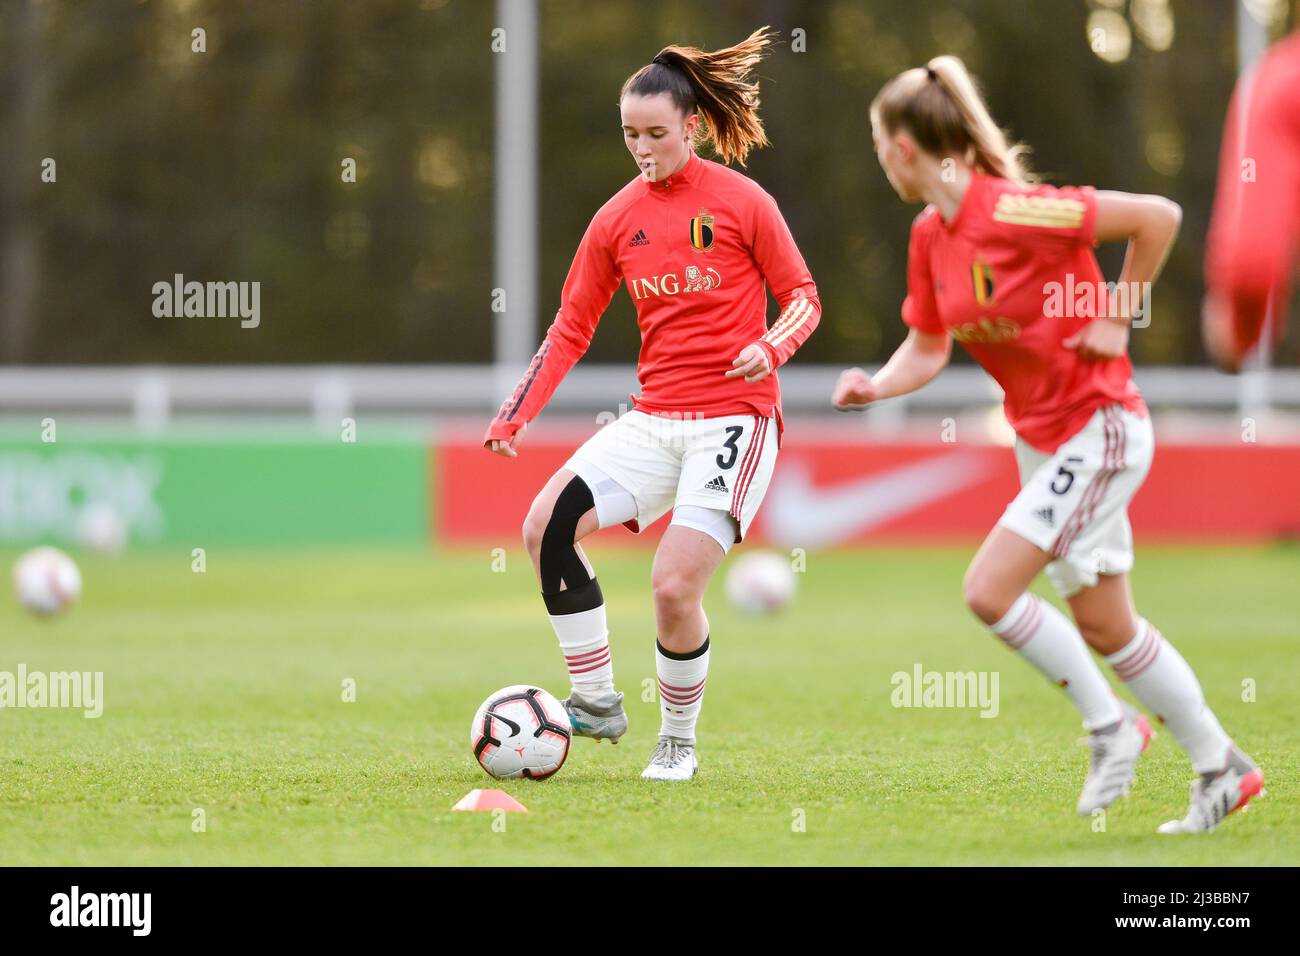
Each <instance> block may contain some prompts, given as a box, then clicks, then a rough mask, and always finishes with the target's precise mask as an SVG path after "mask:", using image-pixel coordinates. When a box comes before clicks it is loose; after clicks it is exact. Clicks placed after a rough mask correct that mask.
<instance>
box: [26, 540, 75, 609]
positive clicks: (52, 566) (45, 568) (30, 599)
mask: <svg viewBox="0 0 1300 956" xmlns="http://www.w3.org/2000/svg"><path fill="white" fill-rule="evenodd" d="M14 595H15V596H16V597H17V598H18V603H19V604H21V605H22V606H23V607H25V608H27V610H29V611H31V612H32V613H33V614H58V613H59V612H60V611H64V610H66V609H67V608H68V607H70V606H71V605H72V604H73V602H74V601H76V600H77V598H78V597H80V595H81V572H80V571H78V570H77V565H76V563H75V562H74V561H73V560H72V559H71V558H70V557H68V556H67V555H66V554H64V553H63V552H62V551H60V550H59V549H58V548H33V549H32V550H31V551H28V552H26V553H24V554H23V555H21V556H20V557H19V558H18V561H17V563H15V564H14Z"/></svg>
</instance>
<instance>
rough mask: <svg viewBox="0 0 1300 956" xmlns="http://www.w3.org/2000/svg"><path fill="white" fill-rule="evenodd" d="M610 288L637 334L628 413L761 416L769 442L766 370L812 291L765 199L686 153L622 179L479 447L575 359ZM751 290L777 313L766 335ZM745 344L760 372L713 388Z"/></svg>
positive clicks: (786, 354) (815, 310) (513, 428)
mask: <svg viewBox="0 0 1300 956" xmlns="http://www.w3.org/2000/svg"><path fill="white" fill-rule="evenodd" d="M620 282H625V283H626V284H627V290H628V294H629V295H630V296H631V297H632V302H633V304H634V305H635V306H636V315H637V325H638V326H640V329H641V354H640V355H639V357H638V359H637V379H638V381H639V382H640V385H641V394H640V395H639V396H635V407H636V408H638V409H640V410H642V411H645V412H648V413H651V414H654V413H661V414H662V413H669V414H682V415H696V416H702V417H714V416H720V415H731V414H751V413H756V414H760V415H764V416H767V415H772V414H775V415H776V416H777V423H778V440H779V436H780V432H781V427H782V422H781V390H780V384H779V382H778V380H777V376H776V371H775V370H776V368H777V367H778V366H780V365H782V364H783V363H784V362H786V361H787V360H788V359H789V358H790V356H791V355H793V354H794V351H795V350H796V349H797V348H798V347H799V346H800V345H802V344H803V342H804V340H805V339H807V338H808V336H809V334H810V333H811V332H812V330H813V329H814V328H816V327H817V323H818V321H819V320H820V318H821V304H820V302H819V301H818V299H817V287H816V286H815V285H814V284H813V280H812V276H810V275H809V274H808V267H807V266H806V265H805V264H804V260H803V256H801V255H800V254H799V249H798V247H797V246H796V245H795V242H794V238H793V237H792V236H791V235H790V230H789V228H788V227H787V226H786V224H785V220H784V219H782V217H781V212H780V210H779V209H777V206H776V202H775V201H774V200H773V199H772V197H771V196H769V195H768V194H767V193H766V192H764V191H763V189H762V188H761V187H760V186H759V185H758V184H757V183H755V182H754V181H753V180H751V179H748V178H747V177H745V176H743V175H741V174H740V173H738V172H735V171H734V170H731V169H728V168H727V167H726V166H723V165H720V164H719V163H714V162H710V161H709V160H706V159H701V158H700V157H699V156H696V155H695V154H694V153H692V154H691V156H690V158H689V159H688V160H687V163H686V165H685V166H683V167H682V168H681V169H680V170H679V171H678V172H676V173H674V174H673V175H671V176H669V177H668V178H667V179H664V180H662V181H660V182H655V183H650V182H646V181H645V180H644V179H642V178H640V177H638V178H637V179H634V180H633V181H632V182H630V183H628V184H627V185H626V186H624V187H623V189H621V190H620V191H619V192H618V194H617V195H615V196H614V197H613V198H612V199H611V200H609V202H607V203H605V205H604V206H602V207H601V208H600V211H599V212H597V213H596V215H595V217H594V218H593V219H592V220H591V224H590V225H589V226H588V227H587V232H586V234H585V235H584V236H583V237H582V243H581V245H579V247H578V253H577V255H576V256H575V257H574V260H573V265H572V266H571V267H570V268H569V276H568V278H567V279H566V280H565V282H564V291H563V292H562V294H561V297H560V309H559V312H557V313H556V316H555V321H554V322H552V323H551V327H550V329H549V330H548V331H547V333H546V339H545V340H544V341H543V342H542V345H541V348H539V349H538V350H537V354H536V355H534V356H533V360H532V362H531V363H530V364H529V366H528V370H527V372H525V373H524V377H523V378H522V379H520V381H519V384H518V385H517V386H515V390H514V392H513V393H512V394H511V396H510V397H509V398H508V399H506V401H505V402H504V403H503V404H502V405H501V409H500V411H498V412H497V416H496V418H495V419H493V421H492V424H491V425H490V426H488V430H487V434H486V435H485V436H484V443H485V444H486V443H487V442H489V441H492V440H493V439H509V438H511V437H512V436H513V435H514V434H515V433H516V432H517V431H519V429H520V428H522V427H523V426H524V425H525V424H526V423H527V422H530V421H532V420H533V419H534V418H535V417H536V416H537V415H538V413H539V412H540V411H541V410H542V408H543V407H544V406H545V405H546V402H547V401H548V400H549V399H550V397H551V395H552V393H554V391H555V389H556V387H557V386H558V385H559V384H560V381H561V380H562V379H563V378H564V376H565V375H566V374H568V371H569V369H571V368H572V367H573V365H574V363H576V362H577V361H578V359H579V358H581V357H582V355H583V354H584V353H585V352H586V351H587V347H588V346H589V345H590V344H591V336H592V333H594V332H595V330H596V323H597V322H599V321H600V316H601V313H603V312H604V311H605V309H606V308H607V307H608V306H609V303H610V300H611V299H612V298H613V297H614V292H615V291H616V290H617V289H618V286H619V284H620ZM765 282H766V284H767V285H768V286H770V287H771V289H772V293H773V294H774V295H775V296H776V299H777V302H778V303H779V304H780V306H781V312H780V315H779V317H778V318H777V320H776V321H775V322H774V323H773V324H772V327H771V328H768V326H767V292H766V290H765V288H764V283H765ZM754 342H761V343H762V347H763V348H764V350H765V351H766V352H767V354H768V360H769V362H770V364H771V366H772V369H773V372H772V374H771V375H769V376H768V377H767V378H765V379H763V380H762V381H760V382H755V383H752V384H751V383H748V382H746V381H745V380H744V378H743V377H739V376H738V377H736V378H727V377H726V375H725V373H726V372H728V371H729V370H731V368H732V362H733V360H734V359H735V358H736V356H737V355H738V354H739V353H740V351H741V350H742V349H743V348H745V346H747V345H750V344H753V343H754Z"/></svg>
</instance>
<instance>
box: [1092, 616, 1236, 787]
mask: <svg viewBox="0 0 1300 956" xmlns="http://www.w3.org/2000/svg"><path fill="white" fill-rule="evenodd" d="M1106 663H1107V664H1110V665H1111V666H1112V667H1114V668H1115V674H1116V676H1117V677H1119V679H1120V680H1122V681H1123V682H1124V683H1125V684H1128V686H1129V689H1130V690H1132V691H1133V696H1135V697H1136V698H1137V699H1138V700H1140V701H1142V703H1143V705H1145V706H1146V708H1147V709H1148V710H1149V711H1151V712H1152V713H1153V714H1155V715H1156V717H1157V718H1158V719H1159V720H1160V722H1161V723H1163V724H1164V725H1165V726H1166V727H1168V728H1169V732H1170V733H1172V734H1173V735H1174V739H1175V740H1177V741H1178V744H1179V746H1181V747H1182V748H1183V749H1184V750H1185V751H1187V756H1189V757H1191V758H1192V769H1193V770H1194V771H1196V772H1197V773H1209V772H1211V771H1214V770H1220V769H1222V768H1223V767H1224V765H1225V763H1226V761H1227V759H1228V750H1229V748H1230V747H1231V746H1232V739H1231V738H1230V737H1229V736H1228V735H1227V733H1225V732H1224V729H1223V727H1222V726H1221V725H1220V724H1219V720H1218V718H1217V717H1215V716H1214V711H1212V710H1210V708H1209V705H1208V704H1206V703H1205V694H1204V693H1203V692H1202V690H1201V683H1200V681H1198V680H1197V679H1196V675H1195V674H1194V673H1193V672H1192V668H1191V666H1190V665H1188V663H1187V661H1185V660H1184V659H1183V655H1182V654H1179V653H1178V651H1177V650H1176V649H1175V648H1174V646H1173V645H1172V644H1170V643H1169V642H1168V641H1166V640H1165V639H1164V637H1163V636H1162V635H1161V633H1160V632H1159V631H1158V630H1156V629H1155V628H1154V627H1152V626H1151V624H1150V622H1148V621H1147V620H1146V619H1139V620H1138V629H1137V633H1136V634H1135V635H1133V640H1131V641H1129V642H1128V644H1126V645H1125V646H1124V647H1123V648H1122V649H1120V650H1118V651H1116V652H1115V653H1114V654H1111V655H1109V656H1108V657H1107V658H1106Z"/></svg>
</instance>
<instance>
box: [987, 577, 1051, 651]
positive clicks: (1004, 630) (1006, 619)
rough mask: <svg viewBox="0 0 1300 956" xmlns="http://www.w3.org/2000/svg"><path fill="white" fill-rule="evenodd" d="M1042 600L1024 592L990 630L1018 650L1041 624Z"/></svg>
mask: <svg viewBox="0 0 1300 956" xmlns="http://www.w3.org/2000/svg"><path fill="white" fill-rule="evenodd" d="M1043 613H1044V610H1043V599H1042V598H1040V597H1039V596H1038V595H1036V594H1030V593H1029V592H1028V591H1026V592H1025V593H1024V594H1022V595H1020V597H1018V598H1016V601H1015V603H1014V604H1012V605H1011V610H1009V611H1007V613H1006V614H1005V615H1004V616H1003V618H1002V620H1000V621H998V622H997V623H996V624H994V625H993V627H992V628H991V630H992V631H993V633H994V634H996V635H997V636H998V637H1000V638H1002V639H1003V640H1004V641H1006V642H1007V644H1008V645H1010V646H1011V647H1013V648H1019V647H1021V646H1022V645H1024V643H1025V642H1026V641H1028V640H1029V639H1030V638H1031V637H1033V635H1034V632H1035V631H1036V630H1038V625H1039V624H1041V623H1042V622H1043Z"/></svg>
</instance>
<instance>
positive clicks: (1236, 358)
mask: <svg viewBox="0 0 1300 956" xmlns="http://www.w3.org/2000/svg"><path fill="white" fill-rule="evenodd" d="M1201 334H1202V337H1203V339H1204V341H1205V351H1206V352H1208V353H1209V355H1210V358H1211V359H1213V360H1214V364H1215V365H1217V366H1218V367H1219V370H1220V371H1223V372H1228V373H1229V374H1231V375H1236V374H1237V373H1238V372H1240V371H1241V363H1242V360H1243V359H1244V358H1245V354H1244V353H1243V352H1242V350H1241V349H1240V348H1239V347H1238V346H1237V337H1236V336H1235V335H1234V334H1233V331H1232V313H1231V310H1230V309H1229V308H1228V303H1227V300H1225V299H1224V297H1223V294H1222V293H1219V292H1215V291H1214V290H1213V289H1211V290H1210V291H1209V292H1207V293H1206V294H1205V301H1204V302H1203V303H1202V305H1201Z"/></svg>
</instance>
